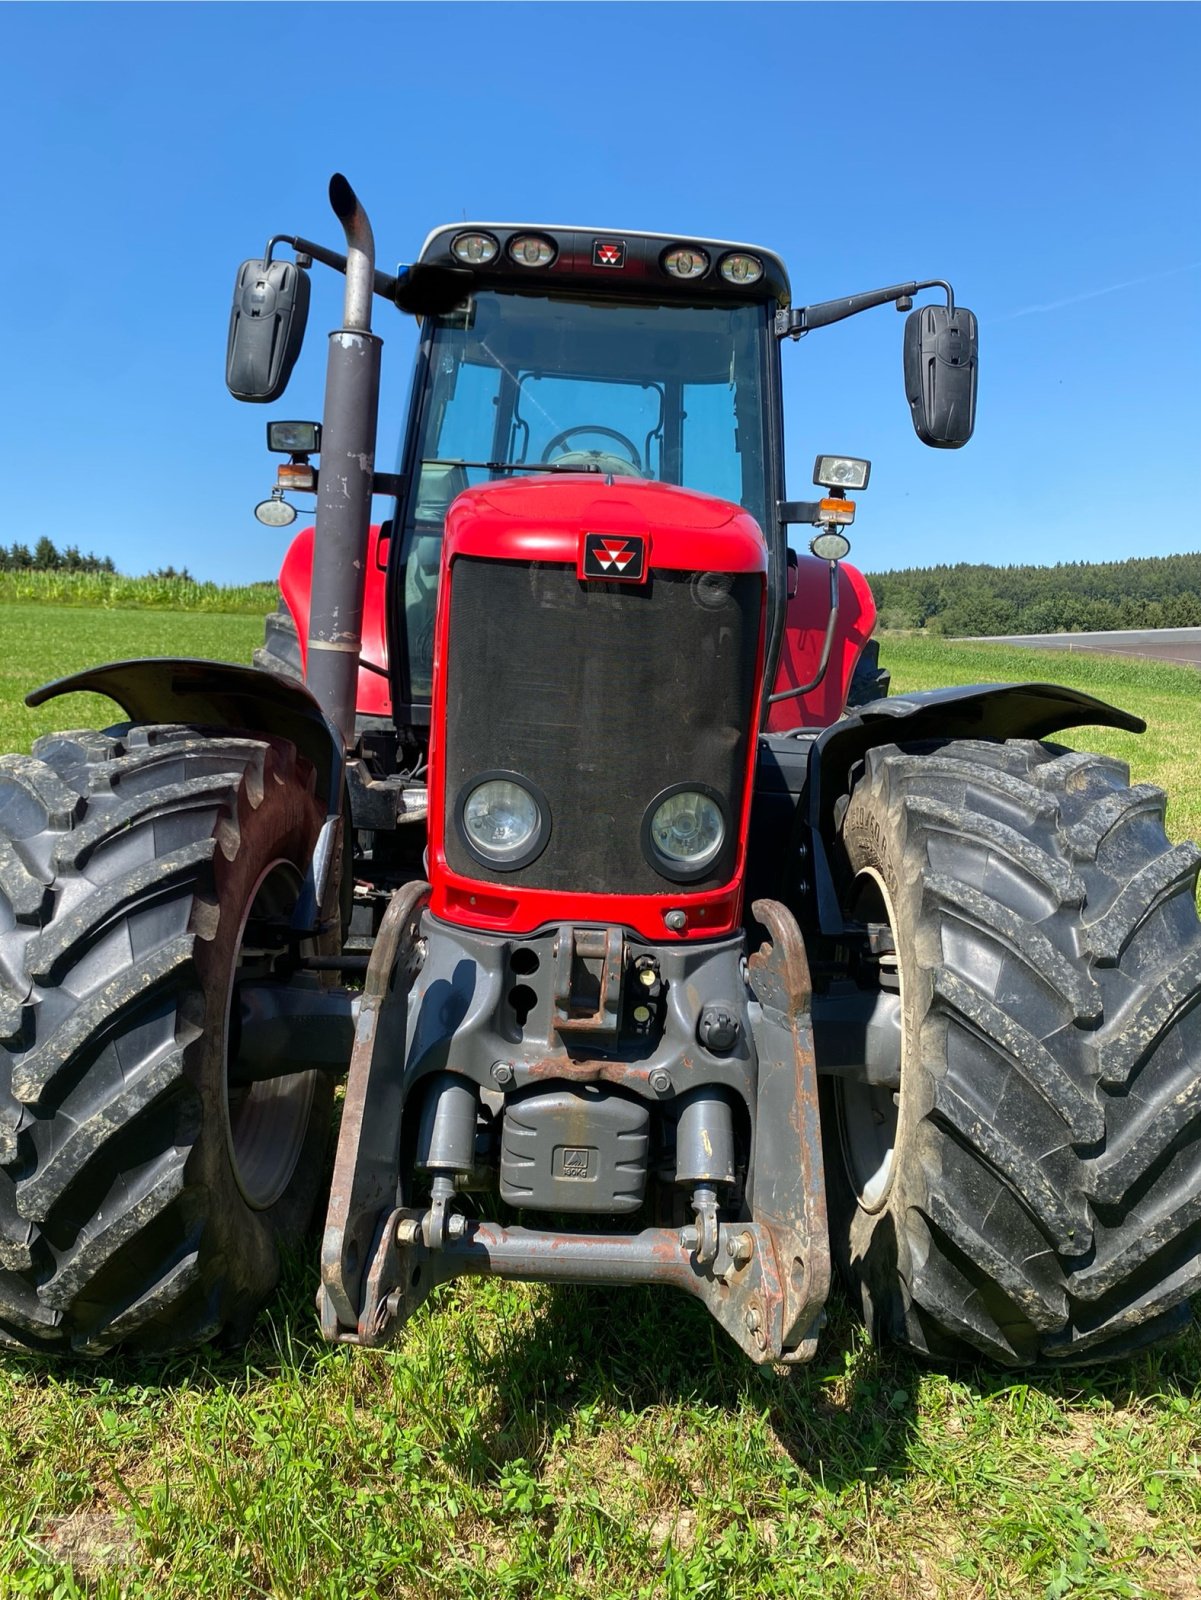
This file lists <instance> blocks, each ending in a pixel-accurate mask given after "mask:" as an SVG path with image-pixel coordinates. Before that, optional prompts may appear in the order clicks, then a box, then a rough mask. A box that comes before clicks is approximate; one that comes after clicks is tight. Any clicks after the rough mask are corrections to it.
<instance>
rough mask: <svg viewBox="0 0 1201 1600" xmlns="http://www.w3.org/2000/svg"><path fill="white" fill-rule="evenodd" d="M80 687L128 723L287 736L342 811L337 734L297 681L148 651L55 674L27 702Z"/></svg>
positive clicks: (331, 806)
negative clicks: (107, 703)
mask: <svg viewBox="0 0 1201 1600" xmlns="http://www.w3.org/2000/svg"><path fill="white" fill-rule="evenodd" d="M77 693H86V694H102V695H106V696H107V697H108V698H109V699H110V700H115V701H116V703H117V704H118V705H119V706H120V707H121V709H122V710H123V711H124V712H125V713H126V715H127V716H128V717H129V718H130V720H131V721H133V722H158V723H163V722H182V723H186V724H188V725H190V726H195V727H198V728H236V729H239V730H240V731H242V732H244V733H262V734H274V735H275V736H276V737H277V738H281V739H290V740H291V742H292V743H293V744H294V745H295V746H296V748H297V750H298V751H299V752H300V754H301V755H303V756H306V757H307V758H308V760H309V761H311V762H312V764H313V767H314V769H315V771H316V774H317V792H318V794H319V795H321V796H323V797H324V799H325V805H326V812H327V814H328V815H330V816H334V815H336V814H339V813H340V812H341V809H342V763H343V751H342V741H341V739H340V737H339V735H338V732H337V729H336V728H335V727H334V725H333V724H332V723H331V722H329V721H328V720H327V719H326V716H325V713H324V712H323V711H322V709H321V707H320V706H319V705H318V704H317V701H316V700H315V699H314V698H313V696H312V695H311V694H310V693H309V691H308V690H307V689H306V688H305V686H304V685H303V684H302V683H296V682H294V681H293V680H292V679H290V678H281V677H276V675H275V674H274V673H270V672H262V671H260V670H259V668H258V667H239V666H234V665H231V664H230V663H229V662H227V661H197V660H189V659H186V658H178V657H174V656H148V657H142V658H141V659H138V660H132V661H110V662H108V663H107V664H106V665H104V666H99V667H88V668H87V669H86V670H85V671H83V672H75V673H72V674H71V676H70V677H67V678H57V679H56V680H55V681H54V682H53V683H45V684H43V685H42V686H41V688H40V689H34V690H33V692H32V693H31V694H27V695H26V696H25V704H26V705H27V706H41V705H45V704H46V702H47V701H48V700H54V699H57V697H58V696H59V695H63V694H77Z"/></svg>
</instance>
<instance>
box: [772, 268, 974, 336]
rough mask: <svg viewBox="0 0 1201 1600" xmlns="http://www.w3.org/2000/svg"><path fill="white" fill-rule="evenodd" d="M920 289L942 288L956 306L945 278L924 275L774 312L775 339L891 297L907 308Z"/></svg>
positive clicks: (850, 314) (881, 303) (798, 333)
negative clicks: (888, 286) (911, 281)
mask: <svg viewBox="0 0 1201 1600" xmlns="http://www.w3.org/2000/svg"><path fill="white" fill-rule="evenodd" d="M923 289H942V290H943V291H944V292H945V294H946V297H947V310H948V311H954V309H955V291H954V289H952V288H951V285H950V284H949V283H948V282H947V281H946V279H945V278H927V279H925V281H924V282H922V283H916V282H915V283H894V284H893V285H892V286H891V287H890V288H888V289H869V290H868V291H867V292H866V293H865V294H852V295H846V296H845V297H844V298H843V299H841V300H819V301H818V302H817V304H816V305H812V306H794V307H792V308H791V309H790V310H788V311H777V312H776V337H777V339H784V338H790V339H799V338H801V337H802V335H804V334H806V333H809V332H811V330H812V329H814V328H827V327H829V326H830V324H831V323H832V322H842V321H843V320H844V318H846V317H854V316H858V314H859V313H860V312H861V311H870V310H871V309H872V307H873V306H885V305H888V303H889V302H890V301H897V302H906V301H908V302H910V304H899V305H898V307H897V309H898V310H899V311H909V310H910V309H911V302H912V300H913V296H914V295H915V294H918V293H920V292H921V290H923Z"/></svg>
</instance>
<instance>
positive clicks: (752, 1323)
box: [746, 1306, 759, 1333]
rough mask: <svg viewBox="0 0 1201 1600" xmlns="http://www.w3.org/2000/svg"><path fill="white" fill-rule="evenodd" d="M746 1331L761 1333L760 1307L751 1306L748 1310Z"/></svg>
mask: <svg viewBox="0 0 1201 1600" xmlns="http://www.w3.org/2000/svg"><path fill="white" fill-rule="evenodd" d="M746 1331H747V1332H748V1333H758V1332H759V1307H758V1306H750V1307H749V1308H748V1310H747V1314H746Z"/></svg>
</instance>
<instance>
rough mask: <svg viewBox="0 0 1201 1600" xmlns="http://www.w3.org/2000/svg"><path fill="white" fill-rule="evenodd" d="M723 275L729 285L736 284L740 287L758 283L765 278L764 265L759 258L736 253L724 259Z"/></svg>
mask: <svg viewBox="0 0 1201 1600" xmlns="http://www.w3.org/2000/svg"><path fill="white" fill-rule="evenodd" d="M721 275H722V277H723V278H724V279H725V280H726V282H727V283H736V284H738V285H740V286H743V285H746V284H748V283H758V282H759V279H760V278H761V277H762V276H763V263H762V261H760V259H759V257H758V256H748V255H744V254H742V252H741V251H735V253H734V254H733V255H728V256H723V257H722V260H721Z"/></svg>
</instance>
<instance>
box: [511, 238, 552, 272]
mask: <svg viewBox="0 0 1201 1600" xmlns="http://www.w3.org/2000/svg"><path fill="white" fill-rule="evenodd" d="M509 255H510V256H511V257H512V259H513V260H514V261H515V262H516V263H517V265H518V266H519V267H548V266H549V265H550V264H551V262H552V261H553V260H554V259H555V247H554V245H553V244H551V242H550V240H549V239H544V238H543V237H542V235H541V234H540V233H517V234H514V235H513V237H512V238H511V239H510V240H509Z"/></svg>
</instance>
